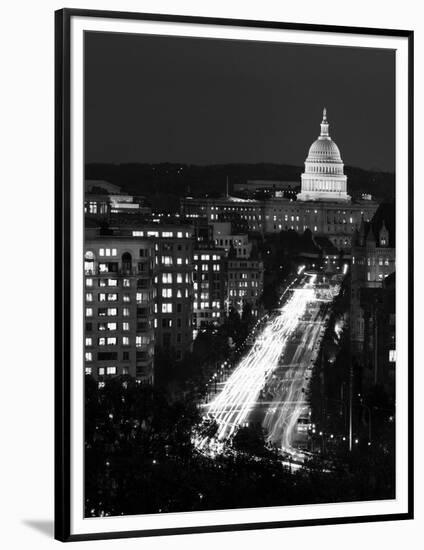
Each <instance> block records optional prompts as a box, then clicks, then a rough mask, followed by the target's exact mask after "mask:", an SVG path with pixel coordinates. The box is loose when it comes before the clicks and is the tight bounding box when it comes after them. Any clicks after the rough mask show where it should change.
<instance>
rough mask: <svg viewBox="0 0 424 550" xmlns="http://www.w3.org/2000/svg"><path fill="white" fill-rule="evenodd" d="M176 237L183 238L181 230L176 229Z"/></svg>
mask: <svg viewBox="0 0 424 550" xmlns="http://www.w3.org/2000/svg"><path fill="white" fill-rule="evenodd" d="M177 237H178V238H179V239H182V238H183V233H182V231H178V232H177Z"/></svg>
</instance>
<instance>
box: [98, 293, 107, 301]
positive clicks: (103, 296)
mask: <svg viewBox="0 0 424 550" xmlns="http://www.w3.org/2000/svg"><path fill="white" fill-rule="evenodd" d="M99 301H100V302H105V301H106V294H104V293H101V294H99Z"/></svg>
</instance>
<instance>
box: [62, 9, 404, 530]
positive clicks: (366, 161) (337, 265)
mask: <svg viewBox="0 0 424 550" xmlns="http://www.w3.org/2000/svg"><path fill="white" fill-rule="evenodd" d="M110 21H113V19H111V20H110ZM175 24H176V23H174V26H175ZM197 26H198V25H197ZM218 26H219V25H218ZM159 27H160V24H159ZM223 28H224V31H229V29H228V28H227V27H223ZM318 30H319V29H317V31H318ZM263 32H264V33H265V32H266V29H263ZM280 32H283V31H281V30H280ZM290 32H292V33H293V32H294V31H293V30H290ZM78 43H79V44H80V46H79V50H78V51H79V54H78V55H79V59H80V60H81V61H82V63H81V67H80V68H79V74H80V76H78V77H77V76H75V75H74V76H73V79H74V83H75V82H77V84H76V85H75V84H74V86H79V88H76V89H77V90H79V91H80V92H81V93H79V95H78V94H77V93H76V92H75V88H72V90H73V92H72V94H73V98H74V99H73V101H74V102H75V101H76V100H75V97H77V98H79V99H78V102H79V103H80V107H79V111H78V112H80V113H82V116H81V117H80V122H79V125H78V128H79V129H80V130H81V131H80V133H78V131H77V130H75V128H74V127H73V128H74V129H73V132H74V133H73V137H72V139H73V140H79V141H78V147H79V149H80V154H78V155H77V156H75V153H72V155H73V156H72V159H71V161H72V164H73V166H76V168H75V169H74V171H73V176H72V177H73V178H74V180H73V181H77V182H78V189H79V190H78V192H74V191H72V193H74V194H73V196H72V208H73V210H72V212H73V213H71V217H72V216H74V217H73V218H72V220H73V225H72V227H73V230H72V231H76V227H77V225H78V224H79V227H80V229H79V236H78V237H77V238H75V240H74V241H72V238H73V237H72V236H71V243H72V242H73V243H74V244H71V248H72V255H73V256H72V257H73V258H74V257H75V258H78V265H77V270H76V271H77V272H78V277H80V279H78V280H79V281H80V282H79V283H78V285H79V286H78V287H77V291H73V293H72V295H71V301H72V304H74V303H75V304H77V305H76V306H75V308H76V309H75V310H73V311H74V314H73V321H72V322H73V323H76V326H77V327H78V328H77V329H76V330H74V331H73V336H72V339H73V340H72V341H73V344H72V346H71V347H72V350H75V351H72V354H71V356H72V357H81V358H82V361H78V362H76V363H72V365H71V376H72V377H75V380H78V384H79V388H80V389H79V390H75V391H74V393H73V394H72V395H73V396H74V397H75V396H78V399H79V401H78V403H79V404H80V405H81V407H80V406H79V405H76V404H75V403H76V402H73V404H72V407H74V408H78V409H79V412H78V417H77V418H78V421H73V426H74V427H75V426H79V428H78V430H79V431H78V434H79V435H78V436H76V435H75V433H76V432H72V440H71V441H72V442H73V443H72V444H73V445H75V444H76V440H77V439H78V438H79V443H80V444H81V448H80V450H79V451H78V452H79V455H78V457H79V459H81V464H82V465H81V468H80V470H79V474H78V475H79V477H78V479H80V480H81V487H80V488H79V489H78V491H77V492H76V493H72V491H73V489H72V488H71V493H72V494H73V497H72V498H73V503H74V504H75V502H77V503H78V506H79V508H78V509H79V510H80V511H81V514H82V517H81V521H83V522H86V523H87V522H91V523H90V525H95V523H94V522H97V527H95V528H94V527H93V529H94V532H102V531H104V530H105V528H104V526H103V525H102V524H101V522H103V524H105V523H106V522H108V521H109V522H110V521H116V520H118V518H133V520H134V521H135V520H136V518H137V517H140V516H143V517H144V518H147V520H146V521H147V522H149V521H151V523H147V524H146V525H149V526H152V528H153V527H155V526H156V524H155V523H154V522H155V521H159V520H161V519H162V518H164V521H165V522H166V521H168V520H169V521H171V519H172V518H174V517H184V518H186V519H187V520H188V518H189V517H191V516H192V515H193V513H198V514H197V516H196V517H199V519H198V520H197V521H198V523H196V525H201V526H202V525H205V524H207V525H213V526H214V527H215V528H216V527H217V525H219V524H222V523H224V524H228V523H231V522H232V520H231V519H223V520H222V519H221V520H214V522H213V523H212V524H210V523H208V522H206V523H205V522H204V521H203V520H202V517H203V516H202V514H206V513H212V512H218V511H219V512H220V513H224V512H228V513H239V514H244V513H247V514H248V513H253V512H254V511H255V510H258V509H260V511H261V512H262V513H263V514H264V516H263V517H264V518H267V514H268V512H267V510H269V516H268V518H269V519H265V520H264V521H274V520H276V521H284V520H285V519H290V518H289V516H285V513H286V510H287V513H288V511H289V510H301V511H302V512H301V513H302V516H301V518H302V519H305V518H307V519H308V518H322V517H325V515H326V514H325V512H324V511H323V508H322V507H319V505H334V506H336V507H337V506H339V505H340V506H341V505H347V506H354V508H352V510H353V512H352V513H350V512H349V513H347V514H346V515H348V516H349V515H350V516H366V515H370V516H371V515H373V514H376V515H378V514H382V515H383V514H390V513H392V512H391V508H390V506H391V505H392V504H393V505H394V504H396V503H397V502H399V501H400V500H402V499H404V501H405V499H406V500H407V496H406V497H405V495H407V490H408V481H407V464H406V462H407V461H405V460H404V458H400V456H401V455H400V454H399V452H404V453H405V452H407V448H408V437H407V432H408V423H407V411H408V401H407V399H408V391H407V390H408V333H407V331H406V338H403V336H405V330H404V329H405V328H406V329H407V324H405V322H402V323H400V324H399V318H400V317H399V316H400V313H399V311H398V308H399V304H400V303H401V302H402V303H403V306H404V307H405V308H407V305H408V300H409V296H410V294H409V292H408V288H409V286H408V280H409V279H408V256H406V262H405V261H404V260H405V256H402V260H401V261H400V267H399V257H400V256H399V253H398V252H399V251H398V248H399V247H400V243H402V246H401V248H402V250H404V254H407V250H408V244H407V243H408V216H407V214H405V212H406V213H407V211H408V192H409V191H408V189H409V184H408V177H407V176H406V177H405V173H407V170H406V171H405V166H406V165H407V162H408V158H407V156H406V157H405V158H404V159H403V161H402V162H399V158H400V156H399V149H398V148H399V137H398V132H400V126H399V125H398V122H397V121H398V120H399V119H398V116H399V115H398V111H399V104H397V101H399V93H400V92H399V87H397V79H398V78H399V74H397V71H399V68H398V67H399V61H398V60H397V57H396V56H397V50H396V48H392V47H383V46H381V45H379V44H378V43H377V42H376V43H375V44H374V43H372V44H371V45H367V46H366V47H365V46H363V45H360V43H359V42H351V43H349V41H347V42H346V43H344V44H342V43H336V42H334V41H333V42H331V40H329V41H328V43H325V41H322V40H321V41H318V40H317V41H314V40H310V41H307V40H303V39H302V37H301V36H300V37H299V38H298V39H297V40H294V39H284V40H278V39H277V40H274V39H272V38H266V39H261V38H260V37H258V38H255V36H252V37H251V38H249V39H244V38H242V37H238V36H237V34H234V35H233V36H232V35H231V34H230V32H227V34H225V32H223V36H211V35H210V36H208V35H204V36H202V35H201V33H200V34H198V35H197V36H196V35H194V34H190V33H184V32H179V30H178V28H177V30H176V31H175V32H171V33H166V32H163V31H162V30H161V28H159V29H158V31H157V32H154V33H152V32H150V31H149V32H143V31H142V30H141V31H140V32H135V31H134V30H131V31H128V30H125V29H122V30H116V31H108V30H103V29H102V28H101V26H100V27H99V28H93V29H84V31H83V32H82V33H81V38H80V39H79V42H78ZM404 85H405V86H406V89H407V82H406V83H405V84H404ZM71 87H72V82H71ZM406 102H407V98H406V99H405V103H406ZM72 105H74V103H72ZM406 112H407V111H406ZM405 120H407V116H406V118H405ZM76 136H78V137H76ZM404 139H405V143H404V144H403V146H402V147H403V149H402V150H403V151H407V150H408V149H407V136H406V137H404ZM74 143H75V141H74ZM405 144H406V145H405ZM75 174H76V176H75ZM75 178H77V180H75ZM401 182H403V183H402V185H403V187H402V188H400V187H399V186H400V185H401ZM73 185H74V184H73ZM73 189H74V190H75V189H76V187H75V185H74V187H73ZM72 193H71V195H72ZM400 195H403V198H399V196H400ZM405 208H406V210H405ZM401 209H403V210H402V212H403V214H402V224H403V225H402V224H401V225H402V227H400V226H399V224H400V223H401V222H400V218H399V212H401ZM404 216H405V217H404ZM75 220H77V222H75ZM400 235H401V237H400ZM75 243H78V246H76V245H75ZM405 243H406V244H405ZM80 245H82V247H81V246H80ZM75 265H76V264H75V262H74V263H73V264H72V261H71V267H72V269H73V270H75ZM399 269H401V271H400V272H399ZM73 273H75V271H73ZM399 281H401V283H399ZM399 293H400V294H399ZM72 307H74V306H72ZM402 315H403V316H404V317H402V318H405V317H406V320H407V319H408V311H407V309H405V310H403V313H402ZM402 330H404V332H403V336H402V334H401V335H400V331H402ZM399 335H400V336H399ZM401 341H402V342H403V343H399V342H401ZM402 350H403V351H402ZM400 364H401V368H399V366H400ZM76 365H77V366H76ZM73 387H75V385H74V386H73ZM399 407H401V408H399ZM399 418H402V423H403V424H402V425H400V424H399ZM72 429H74V428H72ZM72 444H71V445H72ZM399 448H401V450H399ZM72 452H73V451H72ZM71 455H72V456H74V457H75V456H77V455H75V454H72V453H71ZM402 456H403V457H404V455H402ZM400 470H402V472H403V474H402V475H403V477H402V475H400V474H399V471H400ZM405 476H406V477H405ZM73 479H74V480H75V479H77V478H76V477H74V478H73ZM73 483H74V481H73ZM401 494H402V495H403V496H402V498H401V496H400V495H401ZM314 506H315V508H314ZM367 506H369V508H367ZM377 506H381V508H377ZM374 507H376V508H374ZM310 509H316V510H318V512H316V513H317V514H318V515H315V516H314V515H312V516H311V515H309V512H308V510H310ZM374 510H377V512H375V511H374ZM379 510H381V511H379ZM237 511H238V512H237ZM277 511H278V514H279V515H276V514H277ZM272 514H274V515H272ZM340 514H341V513H339V512H337V513H336V514H335V516H334V517H337V518H338V519H340V517H341V515H340ZM406 515H407V512H406ZM251 517H253V516H249V518H250V519H246V520H244V519H243V516H242V515H240V516H239V517H238V519H237V520H236V523H239V524H241V523H245V522H246V523H247V522H248V521H252V519H251ZM329 517H333V516H329ZM149 518H150V519H149ZM167 518H168V519H167ZM169 518H171V519H169ZM246 518H247V516H246ZM277 518H279V519H278V520H277ZM301 518H300V517H299V518H296V519H301ZM293 520H294V519H293ZM184 521H185V520H184ZM98 522H100V525H99V524H98ZM157 525H159V523H158V524H157ZM185 525H186V524H184V525H183V524H178V523H177V524H176V526H177V527H178V526H179V527H180V528H181V529H182V528H184V526H185ZM188 525H189V524H188ZM155 528H156V527H155ZM113 529H115V528H113Z"/></svg>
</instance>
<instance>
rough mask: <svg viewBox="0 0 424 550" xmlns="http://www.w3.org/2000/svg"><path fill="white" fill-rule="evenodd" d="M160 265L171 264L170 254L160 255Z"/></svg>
mask: <svg viewBox="0 0 424 550" xmlns="http://www.w3.org/2000/svg"><path fill="white" fill-rule="evenodd" d="M161 262H162V265H172V256H162V258H161Z"/></svg>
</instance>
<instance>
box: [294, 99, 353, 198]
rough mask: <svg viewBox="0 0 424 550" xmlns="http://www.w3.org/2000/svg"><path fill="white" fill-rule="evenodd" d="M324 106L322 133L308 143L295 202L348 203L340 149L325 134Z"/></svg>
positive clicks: (326, 127)
mask: <svg viewBox="0 0 424 550" xmlns="http://www.w3.org/2000/svg"><path fill="white" fill-rule="evenodd" d="M328 127H329V124H328V121H327V109H326V108H325V107H324V111H323V114H322V122H321V133H320V135H319V137H318V139H316V140H315V141H314V142H313V144H312V145H311V147H310V149H309V153H308V157H307V159H306V160H305V171H304V173H303V174H302V176H301V182H302V190H301V192H300V193H299V194H298V195H297V200H298V201H337V202H339V201H340V202H350V196H349V195H348V194H347V192H346V187H347V177H346V176H345V175H344V173H343V161H342V159H341V156H340V151H339V148H338V147H337V145H336V144H335V143H334V141H333V140H332V139H331V137H330V134H329V133H328Z"/></svg>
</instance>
